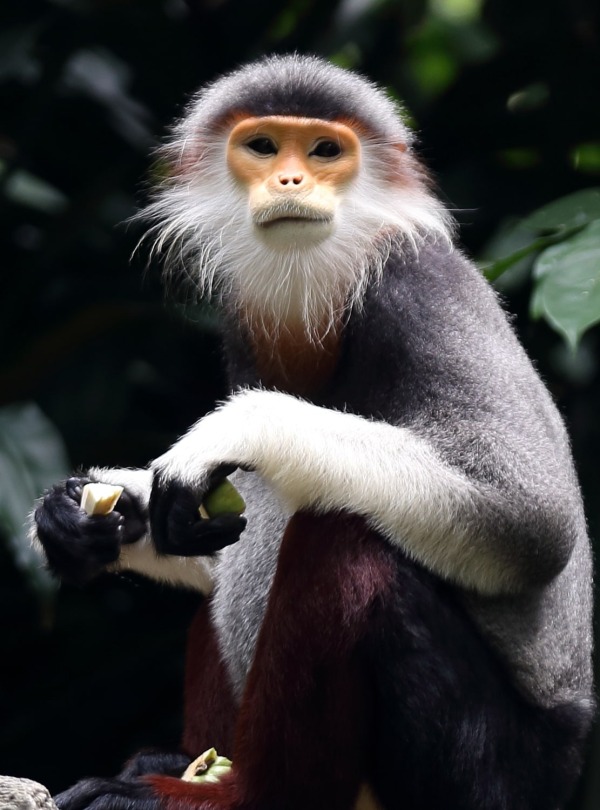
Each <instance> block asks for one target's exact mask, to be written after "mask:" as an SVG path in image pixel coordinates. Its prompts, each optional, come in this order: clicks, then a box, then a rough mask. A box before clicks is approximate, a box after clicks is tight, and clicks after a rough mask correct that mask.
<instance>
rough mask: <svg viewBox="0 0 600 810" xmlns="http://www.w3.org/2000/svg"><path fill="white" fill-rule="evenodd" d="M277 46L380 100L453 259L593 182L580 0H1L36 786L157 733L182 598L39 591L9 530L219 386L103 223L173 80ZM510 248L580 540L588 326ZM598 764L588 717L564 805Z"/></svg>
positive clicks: (22, 593)
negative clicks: (553, 318)
mask: <svg viewBox="0 0 600 810" xmlns="http://www.w3.org/2000/svg"><path fill="white" fill-rule="evenodd" d="M292 50H298V51H301V52H313V53H319V54H322V55H324V56H327V57H329V58H332V59H334V60H335V61H336V62H337V63H338V64H340V65H342V66H345V67H350V68H355V69H357V70H360V71H361V72H364V73H366V74H368V75H369V76H370V77H371V78H373V79H375V80H376V81H377V82H379V83H381V84H383V85H385V86H387V87H388V88H390V90H391V92H392V93H393V94H394V95H396V96H397V97H398V98H400V99H402V100H403V102H404V103H405V105H406V109H407V112H408V114H409V116H410V121H411V123H412V124H413V126H414V127H415V128H416V130H417V132H418V134H419V142H420V143H419V150H420V152H421V154H422V156H423V158H424V160H425V162H426V163H427V164H428V165H429V166H430V167H431V169H432V171H433V174H434V177H435V180H436V183H437V186H438V188H439V191H440V194H441V196H442V198H443V199H444V200H445V202H446V203H447V205H448V206H449V207H450V208H451V209H453V210H454V211H455V214H456V217H457V219H458V221H459V224H460V240H461V242H462V244H463V246H464V247H465V249H466V250H467V252H468V253H469V254H470V255H472V256H473V257H474V258H476V259H478V260H484V259H486V258H492V259H493V258H499V257H500V256H503V255H505V254H510V253H514V251H515V250H517V249H518V248H519V247H520V246H521V245H522V243H523V239H524V237H523V234H522V233H520V232H519V229H518V227H515V223H518V221H519V220H520V218H522V217H525V216H527V215H529V214H530V213H531V212H532V211H534V210H536V209H537V208H539V207H540V206H544V205H546V204H547V203H550V202H551V201H553V200H555V199H557V198H561V197H564V196H565V195H568V194H570V193H572V192H576V191H579V190H583V189H590V188H592V187H595V186H598V185H600V103H599V99H598V88H599V87H600V10H599V9H598V6H597V3H595V2H592V1H591V0H590V1H589V2H586V1H585V0H574V1H573V2H571V3H568V4H567V3H563V2H560V1H559V0H530V1H529V2H527V3H524V2H521V1H519V2H517V0H387V2H386V0H287V2H275V1H274V0H253V1H252V2H248V0H205V1H204V2H201V0H188V2H184V0H96V2H93V1H92V0H89V1H88V2H85V1H84V0H81V2H77V1H76V0H71V1H70V0H55V1H54V2H50V0H21V1H20V2H18V3H15V2H13V3H3V4H2V5H1V6H0V222H1V239H2V251H1V253H0V279H1V287H0V290H1V292H0V346H1V351H0V560H1V567H0V586H1V589H0V600H1V608H2V617H3V618H2V626H3V635H2V658H1V659H0V660H1V665H0V773H6V774H13V775H18V776H28V777H31V778H34V779H37V780H39V781H41V782H43V783H45V784H47V785H48V786H49V787H50V789H51V790H52V791H57V790H60V789H63V788H64V787H66V786H67V785H68V784H70V783H72V782H73V781H74V780H76V779H77V778H79V777H82V776H84V775H101V774H107V775H108V774H111V773H114V772H115V771H116V770H118V768H119V767H120V765H121V763H122V761H123V760H124V759H125V758H126V757H127V756H128V755H130V754H131V753H133V752H134V751H135V750H136V749H138V748H139V747H141V746H144V745H163V746H175V745H176V743H177V739H178V735H179V729H180V725H181V723H180V693H181V689H180V679H181V672H182V659H181V654H182V649H183V643H184V637H185V627H186V624H187V621H188V619H189V617H190V615H191V613H192V612H193V609H194V606H195V604H196V597H194V596H193V595H190V594H185V593H176V592H173V591H169V590H168V589H166V588H160V587H157V586H155V585H151V584H149V583H145V582H143V581H142V580H140V579H133V578H123V577H119V578H117V577H112V578H110V577H106V578H103V579H102V580H100V581H98V582H97V583H95V584H93V585H92V586H91V587H89V588H87V589H85V590H81V591H79V590H77V589H74V588H69V587H63V588H61V590H60V591H59V592H57V591H56V589H55V588H53V587H52V584H51V583H50V582H49V581H48V580H47V579H46V578H44V577H43V575H42V574H40V571H39V568H38V566H37V565H36V563H35V562H34V561H32V560H31V559H30V557H29V555H28V554H27V553H26V551H25V550H24V548H25V547H24V543H23V532H22V530H21V525H22V522H23V516H24V515H25V514H26V513H27V510H28V509H29V508H30V506H31V504H32V502H33V499H34V497H36V496H37V495H38V494H39V493H40V492H41V490H42V489H43V487H44V486H47V485H48V484H49V483H50V482H51V481H53V480H58V479H59V478H61V477H64V475H65V474H66V473H67V471H68V470H70V469H72V468H76V467H79V466H82V467H85V466H88V465H91V464H94V465H102V464H106V465H110V466H138V465H143V464H145V463H146V462H147V461H148V460H149V459H151V458H153V457H154V456H156V455H158V454H160V453H161V452H163V451H164V450H165V449H166V448H167V446H168V445H169V443H170V442H172V441H173V440H174V439H175V438H176V437H177V436H178V435H179V434H180V433H182V432H183V431H184V430H185V429H186V428H187V427H188V426H189V425H190V424H191V423H192V422H193V421H194V420H195V419H196V418H197V417H198V416H199V415H201V413H203V412H205V411H206V410H208V409H209V408H210V407H211V405H212V403H214V401H215V399H217V398H218V397H220V396H222V395H223V393H224V390H225V389H224V381H223V377H222V372H221V369H220V355H219V344H218V340H217V336H216V324H215V318H214V314H213V313H212V312H211V311H210V309H208V308H207V307H206V306H199V305H197V304H196V303H195V302H193V301H190V300H188V299H186V298H185V297H184V296H183V295H175V296H174V298H171V299H170V300H169V302H166V301H165V300H164V294H163V290H162V287H161V284H160V268H159V267H158V266H155V265H153V264H150V265H147V262H146V259H147V256H145V255H144V253H143V251H142V252H141V254H140V255H138V254H136V255H134V256H133V258H132V254H133V253H134V248H135V246H136V243H137V241H138V239H139V237H140V231H139V230H138V227H137V226H133V225H127V224H126V223H127V220H128V218H129V217H131V215H132V214H133V213H134V212H135V211H136V208H137V207H138V206H139V205H140V204H142V203H143V201H144V198H145V193H146V187H147V183H148V180H149V177H150V176H151V172H152V161H151V151H152V148H153V146H154V145H156V144H157V142H158V141H159V140H160V138H161V137H162V135H163V134H164V132H165V128H166V126H167V124H168V122H169V121H171V120H172V119H173V117H174V116H176V115H177V114H178V113H179V112H180V111H181V109H182V105H183V104H184V103H185V100H186V98H187V97H188V96H189V94H190V92H192V91H193V90H194V89H195V88H196V87H197V86H198V85H199V84H201V83H203V82H204V81H206V80H209V79H211V78H213V77H214V76H215V75H217V74H218V73H219V72H222V71H224V70H228V69H230V68H233V67H235V66H237V65H238V64H240V63H241V62H244V61H247V60H248V59H251V58H253V57H257V56H260V55H262V54H264V53H268V52H275V51H277V52H288V51H292ZM598 216H600V213H599V214H598ZM525 241H526V240H525ZM531 259H532V256H530V257H529V259H525V260H524V261H523V262H520V263H516V264H515V265H514V266H513V267H512V268H511V270H510V272H509V273H507V274H506V275H505V276H503V277H502V279H501V282H500V283H501V288H502V292H503V294H504V295H505V296H506V298H507V306H508V307H509V308H510V309H511V311H513V312H515V313H516V317H515V325H516V327H517V329H518V331H519V333H520V335H521V337H522V339H523V341H524V343H525V345H526V347H527V350H528V351H529V353H530V355H531V356H532V357H533V358H534V360H535V362H536V365H537V366H538V368H539V369H540V371H541V372H542V374H543V376H544V378H545V379H546V381H547V382H548V384H549V386H550V388H551V390H552V392H553V394H554V396H555V398H556V400H557V401H558V404H559V406H560V408H561V411H562V413H563V414H564V416H565V418H566V420H567V422H568V425H569V429H570V431H571V435H572V439H573V448H574V453H575V457H576V461H577V465H578V469H579V472H580V476H581V479H582V483H583V487H584V493H585V497H586V505H587V511H588V517H589V522H590V528H591V531H592V534H593V535H597V534H598V527H599V525H600V497H599V496H600V486H599V475H598V457H599V455H600V425H599V418H598V415H599V414H600V374H599V371H598V351H597V344H598V339H599V333H598V329H597V328H596V329H593V328H592V329H589V330H588V331H586V332H585V335H584V336H583V339H582V340H581V342H580V343H579V344H578V346H577V349H576V350H575V351H574V350H571V349H569V348H568V347H567V345H566V343H565V341H564V340H563V338H562V337H561V336H560V335H559V334H558V333H557V332H556V331H555V330H553V329H551V328H550V326H549V325H548V324H547V322H546V321H544V320H534V319H532V318H531V317H530V315H529V304H530V295H531V287H532V281H531V273H530V270H531ZM598 265H599V267H600V248H599V253H598ZM597 278H598V283H599V284H600V270H599V271H598V277H597ZM599 318H600V309H599V310H598V317H596V318H595V319H594V317H591V318H590V319H589V320H590V324H591V323H593V321H594V320H596V321H597V320H598V319H599ZM587 325H589V324H587ZM582 331H583V330H582ZM599 769H600V740H598V739H597V738H596V740H595V746H594V745H593V746H592V749H591V751H590V756H589V764H588V768H587V770H586V773H585V775H584V779H583V780H582V784H581V786H580V790H579V793H578V795H577V796H576V797H575V799H574V801H573V804H572V808H573V810H592V808H594V810H597V808H598V807H599V806H600V774H599V773H598V771H599Z"/></svg>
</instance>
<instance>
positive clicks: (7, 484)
mask: <svg viewBox="0 0 600 810" xmlns="http://www.w3.org/2000/svg"><path fill="white" fill-rule="evenodd" d="M68 469H69V463H68V459H67V454H66V451H65V448H64V445H63V441H62V439H61V436H60V434H59V433H58V431H57V430H56V428H55V427H54V425H53V424H52V423H51V422H50V421H49V420H48V419H47V418H46V417H45V416H44V414H43V413H42V412H41V411H40V409H39V408H38V407H37V405H34V404H33V403H24V404H19V405H10V406H8V407H5V408H2V409H0V480H1V481H2V487H1V488H0V529H2V531H3V532H4V533H6V535H7V537H8V540H9V547H10V549H11V551H12V553H13V556H14V560H15V563H16V565H17V566H18V567H19V568H20V569H21V570H22V571H24V573H25V575H26V577H27V579H28V580H29V582H30V584H31V585H32V586H33V587H34V588H35V590H36V591H37V592H38V593H41V594H47V593H49V592H51V591H52V590H54V584H53V582H52V580H51V579H50V577H49V575H48V574H47V573H46V571H45V570H44V569H43V568H42V567H41V565H40V558H39V556H38V555H37V553H36V552H35V551H34V550H33V549H32V548H31V546H30V544H29V541H28V539H27V527H26V523H27V516H28V515H29V513H30V512H31V510H32V508H33V504H34V501H35V499H36V498H38V497H39V495H40V494H41V493H42V491H43V490H44V489H45V488H46V487H48V486H50V484H52V483H53V482H55V481H57V480H58V479H60V478H64V477H65V476H66V474H67V471H68Z"/></svg>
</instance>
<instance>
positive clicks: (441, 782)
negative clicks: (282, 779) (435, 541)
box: [364, 559, 593, 810]
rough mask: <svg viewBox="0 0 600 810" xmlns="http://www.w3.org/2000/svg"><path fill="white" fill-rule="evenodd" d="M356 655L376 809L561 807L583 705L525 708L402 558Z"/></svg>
mask: <svg viewBox="0 0 600 810" xmlns="http://www.w3.org/2000/svg"><path fill="white" fill-rule="evenodd" d="M364 647H365V649H364V652H365V655H367V656H368V658H369V660H370V666H369V669H370V671H371V672H372V673H373V678H374V684H373V691H374V694H375V695H376V700H377V705H376V706H375V716H376V717H377V718H378V721H377V722H378V725H377V728H376V729H375V730H374V742H375V743H376V744H375V745H374V750H373V756H372V759H371V767H370V777H369V778H370V781H371V783H372V784H373V786H374V787H375V792H376V793H377V795H378V798H379V800H380V801H381V803H382V804H383V805H384V806H385V807H388V808H395V807H398V808H400V807H401V808H402V810H439V808H440V807H448V808H452V810H559V808H560V810H562V808H563V807H564V805H565V802H566V801H567V800H568V798H569V796H570V795H571V793H572V791H573V789H574V786H575V783H576V781H577V778H578V776H579V773H580V770H581V764H582V757H583V753H582V752H583V748H584V742H585V739H586V736H587V733H588V731H589V728H590V725H591V720H592V715H593V709H592V707H591V706H590V705H579V704H576V703H573V704H569V705H560V706H556V707H553V708H545V707H541V706H536V705H533V704H532V703H530V702H529V701H528V700H527V699H526V698H525V697H524V696H523V695H522V694H521V693H520V692H518V691H517V689H515V687H514V686H513V684H512V683H511V682H510V681H509V678H508V676H507V674H506V672H505V671H504V669H503V667H502V665H501V664H500V662H499V661H498V660H497V659H496V657H495V656H494V654H493V653H492V652H491V651H490V650H489V648H488V646H487V644H486V643H485V642H484V641H483V639H482V638H481V636H480V635H479V633H478V632H477V630H476V629H475V628H474V627H473V625H472V623H471V621H470V620H469V619H468V618H467V617H466V616H465V614H464V612H463V610H462V608H461V607H460V605H458V604H457V603H456V599H455V597H454V596H453V594H452V592H451V589H450V588H448V586H446V585H445V584H444V583H441V582H439V581H438V580H436V579H435V578H433V577H432V576H431V575H429V574H428V573H427V572H425V571H422V570H420V569H418V568H416V567H415V566H414V565H412V564H411V563H410V562H408V561H406V560H404V559H399V562H398V569H397V582H396V586H395V590H394V594H393V596H392V598H391V599H390V600H389V601H388V602H387V604H386V605H385V607H384V608H383V610H382V612H381V615H380V617H379V621H377V622H375V623H374V627H373V628H372V633H370V634H369V636H368V638H367V639H366V641H365V645H364Z"/></svg>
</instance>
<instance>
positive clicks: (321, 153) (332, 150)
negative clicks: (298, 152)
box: [309, 141, 342, 158]
mask: <svg viewBox="0 0 600 810" xmlns="http://www.w3.org/2000/svg"><path fill="white" fill-rule="evenodd" d="M309 154H310V156H311V157H312V156H313V155H314V156H315V157H320V158H336V157H339V156H340V155H341V154H342V147H341V146H340V145H339V143H337V141H319V143H317V144H316V145H315V146H314V147H313V149H312V151H311V152H310V153H309Z"/></svg>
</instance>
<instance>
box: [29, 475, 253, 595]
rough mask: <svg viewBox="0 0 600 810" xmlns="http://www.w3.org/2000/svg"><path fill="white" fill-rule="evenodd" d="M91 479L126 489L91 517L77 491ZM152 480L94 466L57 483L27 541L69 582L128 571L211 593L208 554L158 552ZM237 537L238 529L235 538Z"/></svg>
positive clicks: (36, 513) (43, 500)
mask: <svg viewBox="0 0 600 810" xmlns="http://www.w3.org/2000/svg"><path fill="white" fill-rule="evenodd" d="M89 481H94V482H102V483H106V484H112V485H115V486H116V485H118V486H122V487H124V492H123V494H122V495H121V497H120V499H119V501H118V502H117V505H116V507H115V509H114V511H113V512H111V513H110V514H108V515H93V516H90V515H86V514H85V512H83V510H82V509H81V508H80V506H79V504H80V500H81V491H82V488H83V486H84V485H85V484H86V483H87V482H89ZM151 483H152V473H151V471H149V470H145V469H139V470H131V469H102V468H94V467H93V468H91V469H90V470H88V471H87V472H86V473H85V474H84V476H83V477H80V478H70V479H68V480H67V481H64V482H62V483H61V484H57V485H55V486H54V487H52V488H51V489H50V490H49V491H48V492H47V493H46V494H45V495H44V496H43V497H42V498H41V499H40V501H39V503H38V505H37V507H36V509H35V511H34V513H33V515H32V520H31V528H30V537H31V540H32V542H33V544H34V545H35V546H36V547H37V548H38V549H39V550H40V551H41V552H42V554H43V556H44V557H45V558H46V561H47V563H48V565H49V567H50V569H51V570H52V571H53V572H54V573H55V574H56V575H57V576H59V577H60V578H61V579H64V580H66V581H68V582H74V583H77V584H82V583H85V582H87V581H89V580H90V579H92V578H93V577H95V576H97V575H98V574H100V573H102V572H103V571H111V572H116V571H132V572H135V573H138V574H142V575H144V576H147V577H149V578H150V579H154V580H157V581H159V582H164V583H166V584H169V585H174V586H179V587H185V588H191V589H193V590H199V591H201V592H202V593H209V592H210V591H211V589H212V567H213V562H212V560H211V558H210V557H202V558H201V557H192V558H190V557H189V556H185V557H183V556H177V555H173V554H169V555H163V554H158V553H157V552H156V549H155V547H154V543H153V541H152V538H151V536H150V530H149V525H148V501H149V498H150V489H151ZM206 523H208V521H207V522H206ZM237 536H239V532H238V533H237V534H236V535H235V539H237ZM222 544H223V545H224V543H222Z"/></svg>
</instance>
